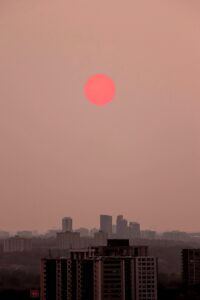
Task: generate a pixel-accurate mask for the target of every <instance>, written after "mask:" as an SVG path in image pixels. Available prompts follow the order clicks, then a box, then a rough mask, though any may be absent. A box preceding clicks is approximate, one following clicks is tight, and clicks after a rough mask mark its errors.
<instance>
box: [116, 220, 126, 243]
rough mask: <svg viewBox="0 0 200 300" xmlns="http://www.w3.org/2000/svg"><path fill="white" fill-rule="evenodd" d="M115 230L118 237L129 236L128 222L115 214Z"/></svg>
mask: <svg viewBox="0 0 200 300" xmlns="http://www.w3.org/2000/svg"><path fill="white" fill-rule="evenodd" d="M116 231H117V232H116V233H117V236H118V237H119V238H128V236H129V229H128V222H127V220H126V219H124V218H123V216H122V215H119V216H117V221H116Z"/></svg>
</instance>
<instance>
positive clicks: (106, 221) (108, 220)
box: [100, 215, 112, 234]
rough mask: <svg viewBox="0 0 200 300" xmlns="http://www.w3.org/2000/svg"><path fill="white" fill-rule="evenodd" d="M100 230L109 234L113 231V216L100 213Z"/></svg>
mask: <svg viewBox="0 0 200 300" xmlns="http://www.w3.org/2000/svg"><path fill="white" fill-rule="evenodd" d="M100 230H101V231H103V232H106V233H108V234H111V233H112V216H108V215H100Z"/></svg>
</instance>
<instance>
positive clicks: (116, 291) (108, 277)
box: [41, 239, 157, 300]
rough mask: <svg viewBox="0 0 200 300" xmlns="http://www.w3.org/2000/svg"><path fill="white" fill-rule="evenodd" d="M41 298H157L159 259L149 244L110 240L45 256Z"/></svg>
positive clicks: (130, 299)
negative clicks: (65, 254) (152, 254)
mask: <svg viewBox="0 0 200 300" xmlns="http://www.w3.org/2000/svg"><path fill="white" fill-rule="evenodd" d="M41 296H42V298H41V300H53V299H56V300H69V299H70V300H108V299H109V300H157V259H156V258H155V257H150V256H148V248H147V247H146V246H140V247H135V246H134V247H133V246H129V241H128V240H114V239H113V240H108V243H107V246H100V247H93V248H90V249H87V250H76V251H75V250H72V251H71V252H70V257H68V258H58V259H48V258H46V259H43V260H42V268H41Z"/></svg>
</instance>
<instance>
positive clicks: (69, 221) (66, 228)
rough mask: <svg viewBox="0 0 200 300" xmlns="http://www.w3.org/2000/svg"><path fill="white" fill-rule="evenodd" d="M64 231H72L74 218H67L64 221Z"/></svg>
mask: <svg viewBox="0 0 200 300" xmlns="http://www.w3.org/2000/svg"><path fill="white" fill-rule="evenodd" d="M62 230H63V231H64V232H65V231H72V218H69V217H65V218H63V219H62Z"/></svg>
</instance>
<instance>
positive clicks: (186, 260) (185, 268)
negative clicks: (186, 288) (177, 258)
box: [182, 249, 200, 285]
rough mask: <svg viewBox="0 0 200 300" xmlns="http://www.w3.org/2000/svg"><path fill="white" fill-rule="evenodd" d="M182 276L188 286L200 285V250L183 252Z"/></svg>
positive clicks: (184, 250)
mask: <svg viewBox="0 0 200 300" xmlns="http://www.w3.org/2000/svg"><path fill="white" fill-rule="evenodd" d="M182 276H183V281H184V283H185V284H186V285H195V284H200V249H183V250H182Z"/></svg>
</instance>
